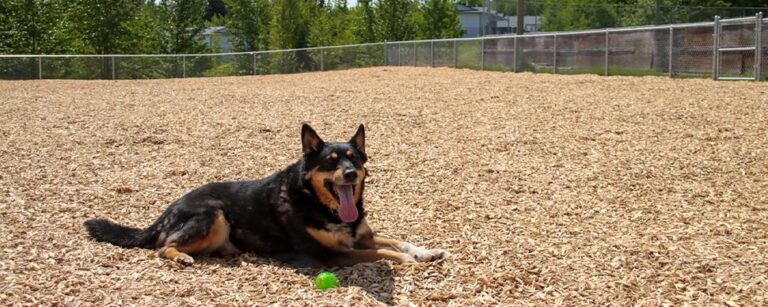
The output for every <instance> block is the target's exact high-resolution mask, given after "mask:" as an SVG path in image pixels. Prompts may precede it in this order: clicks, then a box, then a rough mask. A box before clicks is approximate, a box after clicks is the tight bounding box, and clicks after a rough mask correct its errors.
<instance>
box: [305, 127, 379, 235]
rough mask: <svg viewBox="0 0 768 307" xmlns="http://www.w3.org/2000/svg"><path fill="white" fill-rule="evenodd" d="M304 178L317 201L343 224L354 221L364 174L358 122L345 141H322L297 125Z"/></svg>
mask: <svg viewBox="0 0 768 307" xmlns="http://www.w3.org/2000/svg"><path fill="white" fill-rule="evenodd" d="M301 143H302V148H303V151H304V160H305V167H306V171H307V174H306V177H305V178H306V179H307V180H308V181H309V183H310V185H311V186H312V189H313V190H314V191H315V194H316V195H317V197H318V199H319V200H320V202H321V203H322V204H323V205H325V206H327V207H328V208H330V209H331V210H333V211H335V212H336V214H337V215H338V216H339V219H341V221H342V222H344V223H352V222H355V221H357V219H358V217H359V212H358V210H357V203H358V202H359V201H360V200H361V197H362V193H363V180H365V177H366V176H367V172H366V170H365V167H364V166H363V165H364V164H365V162H366V161H367V160H368V156H367V155H366V154H365V127H363V125H360V126H359V127H358V128H357V132H356V133H355V135H354V136H352V139H350V140H349V141H348V142H338V143H326V142H323V140H322V139H321V138H320V136H319V135H317V132H315V130H314V129H312V127H310V126H309V125H307V124H304V126H302V127H301Z"/></svg>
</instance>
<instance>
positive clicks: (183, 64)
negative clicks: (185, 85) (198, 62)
mask: <svg viewBox="0 0 768 307" xmlns="http://www.w3.org/2000/svg"><path fill="white" fill-rule="evenodd" d="M181 77H182V78H186V77H187V57H186V56H184V55H182V56H181Z"/></svg>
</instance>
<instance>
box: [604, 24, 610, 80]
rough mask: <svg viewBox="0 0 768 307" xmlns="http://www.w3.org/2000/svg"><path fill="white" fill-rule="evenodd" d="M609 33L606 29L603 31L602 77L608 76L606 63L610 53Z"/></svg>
mask: <svg viewBox="0 0 768 307" xmlns="http://www.w3.org/2000/svg"><path fill="white" fill-rule="evenodd" d="M610 33H611V32H610V31H608V29H606V30H605V67H603V76H608V65H609V63H608V61H609V57H610V52H611V51H610V50H611V49H610V46H611V45H610V40H609V36H610Z"/></svg>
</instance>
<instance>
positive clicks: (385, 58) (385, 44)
mask: <svg viewBox="0 0 768 307" xmlns="http://www.w3.org/2000/svg"><path fill="white" fill-rule="evenodd" d="M384 66H389V48H387V42H386V41H384Z"/></svg>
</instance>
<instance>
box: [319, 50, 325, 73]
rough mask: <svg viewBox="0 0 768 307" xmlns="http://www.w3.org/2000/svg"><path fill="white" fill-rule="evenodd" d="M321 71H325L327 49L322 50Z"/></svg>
mask: <svg viewBox="0 0 768 307" xmlns="http://www.w3.org/2000/svg"><path fill="white" fill-rule="evenodd" d="M320 71H325V49H323V48H320Z"/></svg>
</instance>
